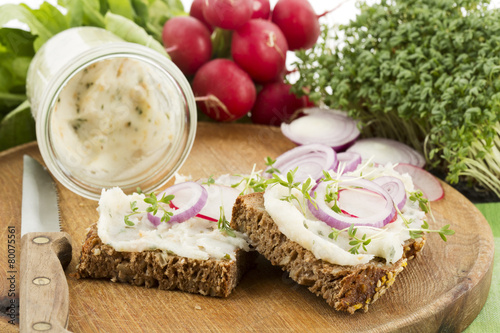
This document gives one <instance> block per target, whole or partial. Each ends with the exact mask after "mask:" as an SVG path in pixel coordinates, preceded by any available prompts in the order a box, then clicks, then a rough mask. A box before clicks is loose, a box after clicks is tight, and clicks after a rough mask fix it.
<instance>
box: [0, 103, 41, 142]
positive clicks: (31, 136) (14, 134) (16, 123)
mask: <svg viewBox="0 0 500 333" xmlns="http://www.w3.org/2000/svg"><path fill="white" fill-rule="evenodd" d="M35 139H36V135H35V121H34V120H33V117H32V116H31V108H30V104H29V103H28V101H25V102H24V103H22V104H21V105H19V106H18V107H17V108H16V109H15V110H14V111H12V112H10V113H9V114H8V115H7V116H6V117H5V118H3V119H2V121H1V122H0V150H4V149H7V148H10V147H12V146H16V145H20V144H23V143H27V142H30V141H33V140H35Z"/></svg>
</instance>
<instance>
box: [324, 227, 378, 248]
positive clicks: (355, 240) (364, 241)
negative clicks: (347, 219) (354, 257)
mask: <svg viewBox="0 0 500 333" xmlns="http://www.w3.org/2000/svg"><path fill="white" fill-rule="evenodd" d="M357 231H358V228H356V227H354V223H353V224H351V226H350V227H349V228H345V229H340V230H339V229H336V228H332V232H331V233H330V234H329V235H328V237H329V238H331V239H333V240H337V239H338V237H339V235H340V234H341V233H342V232H347V236H348V237H349V245H351V246H352V247H351V248H350V249H349V250H348V251H349V252H350V253H352V254H359V248H360V247H362V248H363V250H364V251H367V250H366V246H367V245H368V244H370V243H371V241H372V239H373V238H374V237H370V238H369V237H367V235H366V234H363V236H361V238H359V237H357V236H356V232H357Z"/></svg>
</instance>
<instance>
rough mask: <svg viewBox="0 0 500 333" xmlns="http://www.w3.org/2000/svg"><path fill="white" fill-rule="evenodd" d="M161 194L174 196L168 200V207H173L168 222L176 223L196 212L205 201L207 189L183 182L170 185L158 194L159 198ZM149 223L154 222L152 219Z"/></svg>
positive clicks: (193, 183)
mask: <svg viewBox="0 0 500 333" xmlns="http://www.w3.org/2000/svg"><path fill="white" fill-rule="evenodd" d="M163 195H174V196H175V197H174V198H173V199H172V200H171V201H170V207H172V208H174V209H175V211H174V212H173V215H172V216H171V217H170V222H178V223H180V222H184V221H187V220H189V219H190V218H192V217H193V216H195V215H196V214H198V213H199V212H200V211H201V210H202V209H203V207H204V206H205V204H206V203H207V198H208V193H207V190H206V189H205V188H204V187H203V186H201V185H200V184H197V183H195V182H183V183H179V184H175V185H173V186H170V187H169V188H167V189H166V190H165V191H163V192H161V193H160V194H159V196H160V198H161V197H162V196H163ZM148 218H149V216H148ZM150 221H151V219H150ZM151 223H153V224H154V222H153V221H151Z"/></svg>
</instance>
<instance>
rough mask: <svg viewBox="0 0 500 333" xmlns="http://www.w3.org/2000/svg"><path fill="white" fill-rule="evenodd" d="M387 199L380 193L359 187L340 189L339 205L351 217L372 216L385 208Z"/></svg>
mask: <svg viewBox="0 0 500 333" xmlns="http://www.w3.org/2000/svg"><path fill="white" fill-rule="evenodd" d="M385 202H386V200H385V199H384V197H383V196H381V195H380V194H378V193H376V192H373V191H370V190H366V189H358V188H346V189H341V190H339V197H338V206H339V208H340V209H341V210H342V213H344V214H346V215H349V216H351V217H357V218H360V217H370V216H372V215H373V214H374V212H377V211H378V210H380V209H383V207H384V205H385Z"/></svg>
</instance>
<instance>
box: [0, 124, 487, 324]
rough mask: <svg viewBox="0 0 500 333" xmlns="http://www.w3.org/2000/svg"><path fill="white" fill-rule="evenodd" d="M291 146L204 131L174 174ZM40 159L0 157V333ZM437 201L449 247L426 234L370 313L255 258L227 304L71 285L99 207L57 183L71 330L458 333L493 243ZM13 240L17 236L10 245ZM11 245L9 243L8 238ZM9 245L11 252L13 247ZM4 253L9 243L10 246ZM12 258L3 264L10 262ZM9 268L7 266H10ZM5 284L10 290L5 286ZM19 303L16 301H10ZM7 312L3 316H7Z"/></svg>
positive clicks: (214, 128) (203, 173)
mask: <svg viewBox="0 0 500 333" xmlns="http://www.w3.org/2000/svg"><path fill="white" fill-rule="evenodd" d="M293 146H294V145H293V144H292V143H291V142H290V141H288V139H286V138H285V137H283V136H282V134H281V132H280V131H279V129H277V128H268V127H263V126H256V125H243V124H212V123H200V124H199V127H198V133H197V138H196V141H195V144H194V146H193V149H192V152H191V154H190V156H189V158H188V160H187V161H186V163H185V165H184V166H183V168H182V169H181V170H180V173H181V174H183V175H191V176H192V177H193V178H198V177H207V176H210V175H219V174H223V173H249V172H250V171H251V169H252V166H253V165H254V164H257V168H263V167H264V158H265V157H266V156H271V157H276V156H278V155H279V154H280V153H282V152H284V151H285V150H287V149H289V148H292V147H293ZM23 154H29V155H31V156H33V157H34V158H36V159H38V160H41V158H40V154H39V152H38V148H37V146H36V144H34V143H32V144H28V145H24V146H21V147H18V148H15V149H13V150H10V151H7V152H4V153H2V154H0V188H1V191H0V224H1V226H0V280H1V281H2V283H1V285H2V288H1V289H0V306H1V307H2V313H1V314H0V331H1V332H15V331H16V330H17V329H18V326H16V325H11V324H9V322H8V321H9V320H10V319H11V318H10V317H9V314H10V313H11V312H15V311H17V309H16V308H14V309H12V310H10V308H11V307H12V306H11V304H14V305H16V304H18V301H17V297H18V295H19V276H20V275H19V260H20V251H21V250H22V249H21V248H20V221H21V195H22V193H21V179H22V159H23V158H22V157H23ZM443 186H444V189H445V198H444V199H443V200H440V201H437V202H433V203H432V209H433V212H434V215H435V217H436V220H437V224H438V225H436V226H433V227H434V228H435V227H438V226H442V225H445V224H448V223H449V224H451V225H452V229H454V230H455V231H456V234H455V235H454V236H451V237H449V240H448V242H447V243H445V242H443V241H441V239H440V238H439V236H437V235H430V237H429V238H428V241H427V244H426V247H425V248H424V250H423V253H422V256H420V257H418V258H417V259H415V260H413V261H411V262H410V263H409V264H408V267H407V269H405V270H404V271H403V272H402V273H401V274H400V275H399V277H398V279H397V280H396V282H395V283H394V284H393V286H392V287H391V289H389V291H388V292H387V293H386V294H385V295H384V296H383V297H381V298H380V299H379V300H378V301H377V302H376V303H374V304H373V305H372V306H371V307H370V310H369V312H368V313H356V314H354V315H348V314H344V313H338V312H335V311H334V310H333V309H332V308H330V307H329V306H328V305H327V304H326V302H325V301H324V300H323V299H321V298H319V297H316V296H315V295H313V294H312V293H310V292H309V291H308V290H307V289H306V288H305V287H302V286H299V285H297V284H296V283H295V282H293V281H292V280H291V279H290V278H288V276H287V274H286V273H284V272H282V271H281V270H280V269H278V268H276V267H273V266H271V265H270V264H269V263H268V262H267V261H266V260H265V259H263V258H262V257H260V258H259V259H258V262H257V267H256V268H255V269H253V270H251V271H250V272H248V273H247V274H246V275H245V276H244V277H243V279H242V281H241V283H240V284H239V285H238V286H237V287H236V289H235V291H234V292H233V293H232V294H231V295H230V296H229V297H228V298H225V299H221V298H211V297H207V296H201V295H194V294H187V293H182V292H176V291H159V290H155V289H146V288H143V287H134V286H130V285H126V284H119V283H112V282H110V281H101V280H76V279H75V278H72V277H71V276H70V275H69V274H71V273H72V272H74V271H75V266H76V264H77V263H78V256H79V253H80V247H81V243H82V241H83V239H84V236H85V229H86V228H87V227H88V226H89V225H90V224H91V223H93V222H95V221H96V220H97V218H98V213H97V211H96V208H97V202H94V201H91V200H88V199H84V198H81V197H78V196H77V195H75V194H73V193H72V192H70V191H68V190H67V189H65V188H63V187H62V186H61V185H60V184H58V191H59V196H60V209H61V219H62V227H63V230H64V231H66V232H68V233H69V234H70V235H71V237H72V239H73V258H72V262H71V264H70V265H69V267H68V269H67V270H66V275H67V277H68V285H69V295H70V313H69V326H68V329H69V330H70V331H73V332H169V331H176V332H182V331H189V332H209V331H210V332H235V331H245V332H289V331H297V332H305V331H314V332H321V331H324V332H364V331H376V332H438V331H442V332H460V331H462V330H463V329H465V328H466V327H467V326H468V325H469V324H470V323H471V322H472V321H473V320H474V318H475V317H476V316H477V314H478V313H479V311H480V310H481V308H482V307H483V305H484V303H485V301H486V297H487V294H488V291H489V286H490V283H491V273H492V262H493V236H492V233H491V229H490V227H489V225H488V223H487V221H486V220H485V219H484V217H483V216H482V215H481V213H480V212H479V211H478V210H477V209H476V208H475V206H474V205H473V204H472V203H471V202H470V201H468V200H467V199H466V198H465V197H463V196H462V195H461V194H460V193H458V192H457V191H455V190H454V189H452V188H451V187H449V186H447V185H446V184H444V185H443ZM11 235H15V236H14V237H12V236H11ZM9 237H10V238H9ZM12 239H14V240H15V241H16V243H15V244H9V243H8V242H9V240H10V241H11V240H12ZM8 245H13V247H10V248H9V246H8ZM12 258H13V259H14V261H15V263H13V262H12V261H11V262H10V263H9V259H12ZM10 265H12V266H10ZM5 281H7V283H5ZM16 302H17V303H16ZM4 309H5V310H4Z"/></svg>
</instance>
